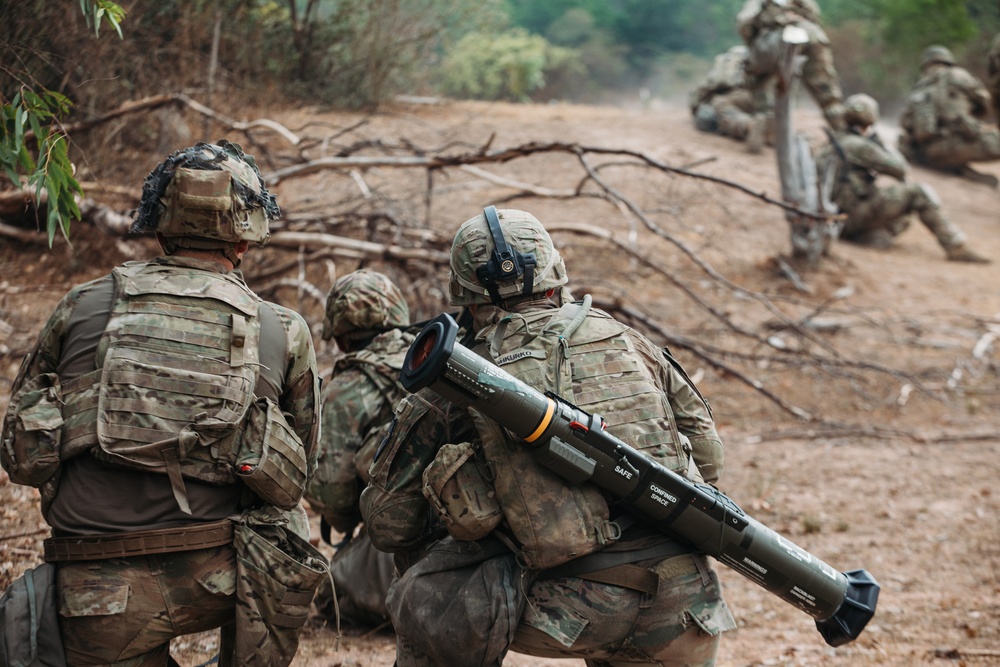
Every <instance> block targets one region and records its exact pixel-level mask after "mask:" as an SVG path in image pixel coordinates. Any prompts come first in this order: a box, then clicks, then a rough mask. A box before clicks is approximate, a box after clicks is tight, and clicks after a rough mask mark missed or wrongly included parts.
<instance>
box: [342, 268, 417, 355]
mask: <svg viewBox="0 0 1000 667" xmlns="http://www.w3.org/2000/svg"><path fill="white" fill-rule="evenodd" d="M409 324H410V309H409V307H408V306H407V305H406V299H405V298H403V293H402V292H401V291H400V290H399V288H398V287H397V286H396V285H395V283H393V282H392V281H391V280H390V279H389V278H388V276H385V275H383V274H381V273H379V272H377V271H369V270H367V269H359V270H357V271H353V272H351V273H348V274H347V275H344V276H341V277H340V278H337V280H336V281H334V283H333V286H332V287H331V288H330V292H329V293H328V294H327V296H326V317H325V318H324V319H323V340H330V338H333V337H334V336H343V335H347V336H352V335H354V336H356V337H365V336H369V335H371V334H373V333H377V332H379V331H386V330H388V329H392V328H396V327H405V326H408V325H409Z"/></svg>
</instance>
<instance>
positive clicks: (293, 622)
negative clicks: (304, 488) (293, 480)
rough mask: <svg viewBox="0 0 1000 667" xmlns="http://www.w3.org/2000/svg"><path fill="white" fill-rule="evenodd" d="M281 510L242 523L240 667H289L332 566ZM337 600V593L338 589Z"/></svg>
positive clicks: (237, 536) (237, 531)
mask: <svg viewBox="0 0 1000 667" xmlns="http://www.w3.org/2000/svg"><path fill="white" fill-rule="evenodd" d="M277 514H278V513H277V512H275V511H274V510H271V511H264V512H261V511H251V512H247V513H245V514H243V515H242V516H241V517H240V518H239V519H237V521H236V525H235V526H234V530H233V548H234V549H235V550H236V574H237V583H236V597H237V600H238V603H237V605H236V624H235V625H236V637H235V646H234V647H233V649H234V655H233V657H234V662H233V663H232V664H235V665H245V666H254V667H285V666H286V665H288V664H290V663H291V662H292V658H294V657H295V652H296V651H297V650H298V646H299V632H300V630H301V629H302V626H304V625H305V624H306V620H307V619H308V617H309V608H310V605H311V604H312V600H313V596H314V595H315V594H316V590H317V589H318V588H319V585H320V582H321V581H322V580H323V579H324V578H328V576H329V575H328V572H327V563H326V560H325V559H324V558H323V555H322V553H320V552H319V551H318V550H317V549H316V548H315V547H314V546H312V545H311V544H309V542H308V541H306V540H304V539H302V538H301V537H299V536H298V535H296V534H295V533H293V532H292V531H291V530H290V529H288V527H287V526H286V525H284V524H286V523H287V521H286V520H282V519H280V518H278V516H277ZM334 596H336V591H334Z"/></svg>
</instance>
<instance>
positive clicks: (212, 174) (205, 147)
mask: <svg viewBox="0 0 1000 667" xmlns="http://www.w3.org/2000/svg"><path fill="white" fill-rule="evenodd" d="M280 215H281V211H280V210H279V208H278V204H277V202H276V201H275V198H274V195H272V194H270V193H269V192H268V191H267V188H266V187H265V186H264V179H263V178H262V177H261V175H260V171H259V170H258V169H257V165H256V163H255V162H254V159H253V156H250V155H246V154H245V153H244V152H243V149H242V148H241V147H240V145H239V144H234V143H231V142H229V141H226V140H225V139H223V140H221V141H219V143H218V144H208V143H205V142H199V143H197V144H195V145H194V146H192V147H190V148H185V149H183V150H179V151H176V152H175V153H174V154H173V155H171V156H170V157H168V158H167V159H166V160H164V161H163V162H161V163H160V164H159V165H157V166H156V168H155V169H153V171H152V172H150V173H149V175H148V176H146V180H145V181H144V182H143V185H142V200H141V202H140V204H139V208H138V209H137V211H136V213H135V220H134V221H133V223H132V228H131V231H132V232H133V233H143V232H148V231H156V232H159V233H160V234H162V235H163V236H165V237H167V238H171V239H174V238H183V239H197V240H199V241H200V242H201V243H200V245H198V246H196V247H203V248H206V247H220V246H224V245H227V244H231V243H237V242H239V241H250V242H252V243H256V244H258V245H264V244H265V243H267V240H268V238H270V232H269V230H268V221H270V220H275V219H277V218H278V217H280Z"/></svg>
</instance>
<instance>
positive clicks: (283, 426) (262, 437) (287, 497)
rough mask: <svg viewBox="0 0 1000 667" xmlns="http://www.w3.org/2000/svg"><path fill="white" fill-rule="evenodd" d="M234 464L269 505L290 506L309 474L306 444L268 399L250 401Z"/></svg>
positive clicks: (301, 490) (240, 475)
mask: <svg viewBox="0 0 1000 667" xmlns="http://www.w3.org/2000/svg"><path fill="white" fill-rule="evenodd" d="M235 468H236V476H237V477H238V478H239V479H241V480H243V483H244V484H246V485H247V487H248V488H249V489H250V490H251V491H253V492H254V493H255V494H257V496H259V497H260V499H261V500H263V501H264V502H265V503H267V504H268V505H273V506H275V507H279V508H281V509H283V510H290V509H292V508H293V507H295V506H296V505H298V503H299V500H300V499H301V498H302V494H303V493H304V492H305V488H306V481H307V478H308V462H307V461H306V453H305V447H303V445H302V440H300V439H299V436H298V435H297V434H296V433H295V431H294V430H293V429H292V427H291V426H290V425H289V423H288V420H287V419H286V418H285V415H284V413H282V412H281V409H280V408H279V407H278V405H277V404H276V403H275V402H274V401H272V400H271V399H269V398H266V397H264V398H258V399H257V400H256V401H254V403H252V404H251V405H250V410H249V413H248V414H247V419H246V422H245V424H244V427H243V433H242V437H241V439H240V448H239V450H238V451H237V454H236V463H235Z"/></svg>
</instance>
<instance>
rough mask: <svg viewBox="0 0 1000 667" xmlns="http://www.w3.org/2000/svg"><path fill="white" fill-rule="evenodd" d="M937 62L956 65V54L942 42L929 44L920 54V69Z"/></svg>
mask: <svg viewBox="0 0 1000 667" xmlns="http://www.w3.org/2000/svg"><path fill="white" fill-rule="evenodd" d="M935 64H942V65H954V64H955V56H953V55H952V54H951V50H950V49H948V47H946V46H941V45H940V44H935V45H933V46H928V47H927V48H926V49H924V52H923V53H922V54H920V69H926V68H927V67H930V66H931V65H935Z"/></svg>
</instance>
